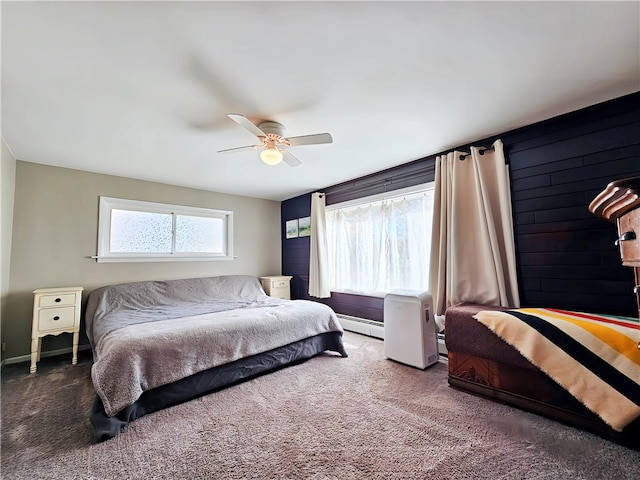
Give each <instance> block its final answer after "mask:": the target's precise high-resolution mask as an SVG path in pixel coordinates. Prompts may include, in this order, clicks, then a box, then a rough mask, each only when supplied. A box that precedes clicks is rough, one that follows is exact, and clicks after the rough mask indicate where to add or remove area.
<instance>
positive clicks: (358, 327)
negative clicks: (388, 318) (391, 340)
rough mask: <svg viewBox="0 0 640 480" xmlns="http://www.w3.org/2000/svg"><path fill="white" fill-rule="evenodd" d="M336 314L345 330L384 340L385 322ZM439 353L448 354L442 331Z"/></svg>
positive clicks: (439, 336)
mask: <svg viewBox="0 0 640 480" xmlns="http://www.w3.org/2000/svg"><path fill="white" fill-rule="evenodd" d="M336 315H337V317H338V319H339V320H340V325H342V328H344V329H345V330H347V331H349V332H355V333H359V334H361V335H368V336H370V337H375V338H379V339H381V340H384V323H382V322H376V321H375V320H368V319H366V318H360V317H354V316H352V315H344V314H342V313H338V314H336ZM438 353H439V354H440V355H441V356H445V357H446V356H447V347H446V346H445V344H444V335H443V334H442V333H438Z"/></svg>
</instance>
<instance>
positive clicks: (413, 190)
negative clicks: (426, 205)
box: [325, 180, 436, 298]
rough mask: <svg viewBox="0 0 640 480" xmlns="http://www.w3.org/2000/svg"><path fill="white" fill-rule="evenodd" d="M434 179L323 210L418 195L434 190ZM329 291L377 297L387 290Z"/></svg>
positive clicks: (381, 296)
mask: <svg viewBox="0 0 640 480" xmlns="http://www.w3.org/2000/svg"><path fill="white" fill-rule="evenodd" d="M435 183H436V182H435V180H431V181H429V182H422V183H419V184H416V185H412V186H410V187H405V188H399V189H396V190H390V191H387V192H383V193H376V194H373V195H366V196H364V197H358V198H354V199H351V200H345V201H343V202H337V203H333V204H331V205H327V206H326V207H325V211H326V212H329V211H334V210H341V209H350V208H357V207H359V206H362V205H369V204H372V203H378V202H384V201H386V200H392V199H395V198H400V197H406V196H409V195H419V194H424V193H426V192H432V193H433V192H434V191H435ZM331 292H335V293H342V294H347V295H363V296H367V297H379V298H383V297H384V296H385V295H387V293H388V292H377V291H373V290H371V291H358V290H350V289H341V288H335V287H334V286H331Z"/></svg>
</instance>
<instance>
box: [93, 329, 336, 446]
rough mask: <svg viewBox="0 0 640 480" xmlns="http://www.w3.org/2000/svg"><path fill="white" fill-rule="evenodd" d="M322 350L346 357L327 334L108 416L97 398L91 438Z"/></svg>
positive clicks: (203, 375) (212, 372)
mask: <svg viewBox="0 0 640 480" xmlns="http://www.w3.org/2000/svg"><path fill="white" fill-rule="evenodd" d="M324 351H332V352H337V353H339V354H340V355H341V356H343V357H346V356H347V352H346V351H345V350H344V346H343V343H342V333H341V332H328V333H322V334H319V335H316V336H314V337H310V338H307V339H304V340H300V341H298V342H294V343H290V344H289V345H285V346H283V347H279V348H275V349H273V350H269V351H268V352H265V353H261V354H258V355H252V356H250V357H246V358H241V359H239V360H236V361H234V362H231V363H228V364H226V365H221V366H219V367H214V368H211V369H209V370H205V371H203V372H199V373H196V374H194V375H191V376H189V377H186V378H183V379H182V380H178V381H177V382H173V383H170V384H168V385H164V386H161V387H158V388H154V389H152V390H147V391H146V392H144V393H143V394H142V395H141V396H140V398H139V399H138V400H137V401H136V402H135V403H134V404H133V405H131V406H129V407H127V408H125V409H124V410H121V411H120V412H118V413H117V414H116V415H114V416H112V417H109V416H108V415H107V414H106V413H105V410H104V406H103V404H102V400H100V397H99V396H97V395H96V398H95V400H94V403H93V407H92V409H91V415H90V419H91V425H92V428H93V432H92V437H93V441H94V442H96V443H97V442H102V441H105V440H108V439H110V438H113V437H115V436H116V435H118V434H119V433H120V432H122V431H123V430H124V429H125V427H126V426H127V425H128V424H129V423H130V422H132V421H134V420H135V419H137V418H140V417H142V416H143V415H147V414H149V413H153V412H157V411H158V410H161V409H163V408H168V407H171V406H173V405H177V404H179V403H183V402H186V401H187V400H192V399H194V398H197V397H200V396H203V395H206V394H209V393H212V392H215V391H216V390H220V389H221V388H224V387H228V386H231V385H234V384H237V383H239V382H241V381H243V380H247V379H250V378H252V377H256V376H258V375H261V374H264V373H267V372H272V371H274V370H277V369H280V368H283V367H286V366H288V365H293V364H296V363H299V362H302V361H304V360H308V359H309V358H311V357H314V356H316V355H318V354H320V353H322V352H324Z"/></svg>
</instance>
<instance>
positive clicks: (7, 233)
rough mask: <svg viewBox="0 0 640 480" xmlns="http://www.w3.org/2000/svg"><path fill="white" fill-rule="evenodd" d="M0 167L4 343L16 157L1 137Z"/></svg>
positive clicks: (0, 300)
mask: <svg viewBox="0 0 640 480" xmlns="http://www.w3.org/2000/svg"><path fill="white" fill-rule="evenodd" d="M1 143H2V160H1V165H2V168H0V188H1V189H2V191H1V193H0V229H1V230H0V232H1V236H0V332H1V333H0V342H1V343H4V342H5V341H6V340H5V335H4V319H5V318H6V317H5V313H4V311H5V307H6V305H7V296H8V295H9V272H10V270H9V269H10V266H11V228H12V225H13V194H14V191H15V184H16V159H15V158H14V156H13V154H12V153H11V151H10V150H9V148H8V147H7V145H6V144H5V143H4V139H2V142H1Z"/></svg>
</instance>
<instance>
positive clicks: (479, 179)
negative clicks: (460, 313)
mask: <svg viewBox="0 0 640 480" xmlns="http://www.w3.org/2000/svg"><path fill="white" fill-rule="evenodd" d="M482 150H483V149H481V148H476V147H472V148H471V154H470V155H469V154H465V157H466V158H465V159H464V160H461V159H460V157H461V155H463V154H462V153H461V152H451V153H448V154H447V155H442V156H439V157H437V158H436V179H435V180H436V182H435V183H436V186H435V198H434V208H433V211H434V213H433V229H432V240H431V268H430V272H429V286H430V287H429V290H430V292H431V295H432V296H433V301H434V309H435V311H436V313H437V314H439V315H442V314H444V311H445V309H446V308H447V307H449V306H451V305H455V304H456V303H459V302H464V301H468V302H475V303H481V304H487V305H497V306H505V307H519V306H520V297H519V294H518V282H517V276H516V261H515V244H514V239H513V217H512V213H511V192H510V186H509V171H508V166H507V165H506V163H505V158H504V149H503V145H502V142H501V141H500V140H496V142H494V144H493V150H484V154H483V155H481V154H480V153H481V151H482Z"/></svg>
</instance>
